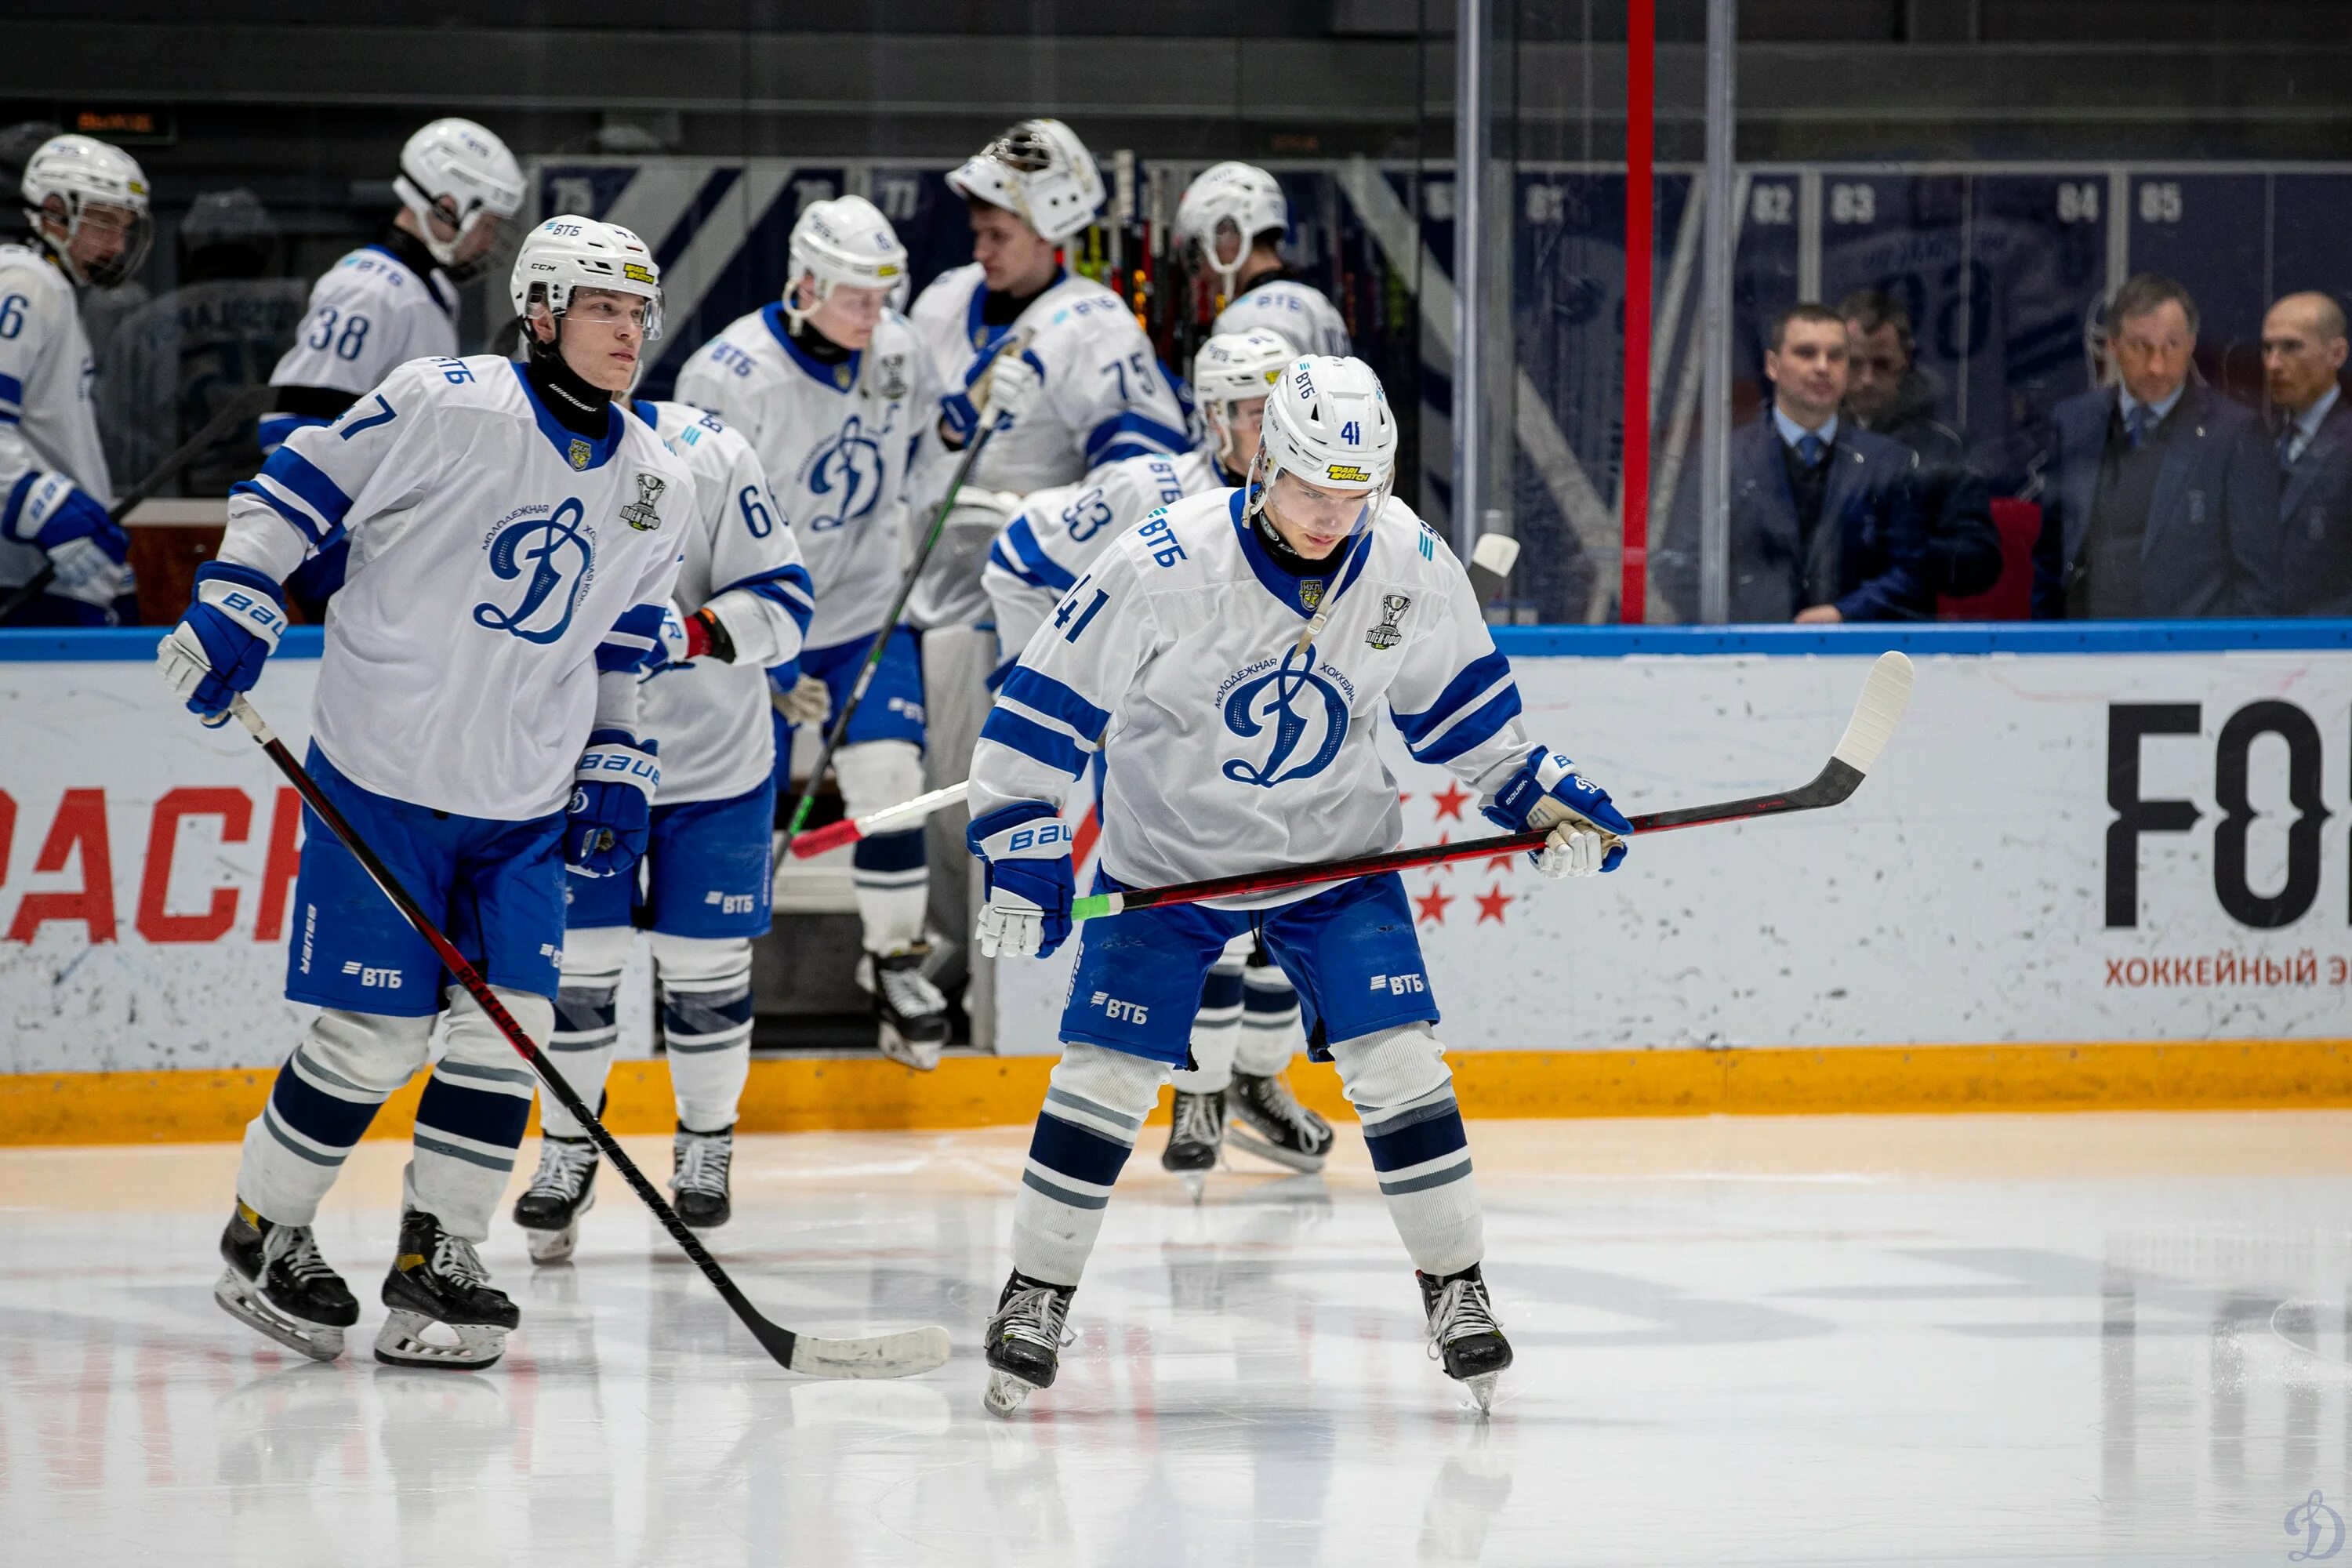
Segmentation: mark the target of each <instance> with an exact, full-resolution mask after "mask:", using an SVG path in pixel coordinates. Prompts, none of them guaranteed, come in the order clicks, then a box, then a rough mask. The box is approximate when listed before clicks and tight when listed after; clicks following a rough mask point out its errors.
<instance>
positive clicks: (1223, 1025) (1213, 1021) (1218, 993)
mask: <svg viewBox="0 0 2352 1568" xmlns="http://www.w3.org/2000/svg"><path fill="white" fill-rule="evenodd" d="M1241 1032H1242V961H1241V959H1240V958H1239V956H1234V957H1230V958H1221V959H1219V960H1217V962H1216V963H1214V964H1213V965H1212V966H1211V967H1210V970H1209V973H1208V975H1207V977H1206V978H1205V979H1203V980H1202V982H1201V1010H1200V1012H1198V1013H1196V1014H1194V1015H1193V1017H1192V1061H1193V1064H1194V1065H1193V1067H1192V1070H1190V1071H1187V1070H1185V1069H1182V1068H1179V1069H1178V1070H1177V1071H1175V1072H1173V1073H1171V1074H1170V1075H1169V1081H1170V1082H1171V1083H1173V1084H1174V1085H1175V1086H1176V1091H1177V1092H1178V1093H1179V1094H1215V1093H1217V1092H1219V1091H1220V1090H1222V1089H1228V1088H1231V1087H1232V1085H1233V1081H1234V1050H1235V1048H1236V1047H1239V1046H1240V1044H1241Z"/></svg>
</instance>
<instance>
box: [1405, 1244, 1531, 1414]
mask: <svg viewBox="0 0 2352 1568" xmlns="http://www.w3.org/2000/svg"><path fill="white" fill-rule="evenodd" d="M1413 1278H1414V1279H1418V1280H1419V1281H1421V1306H1422V1310H1423V1311H1424V1312H1427V1313H1428V1314H1429V1357H1430V1359H1431V1360H1432V1361H1439V1362H1443V1363H1444V1365H1445V1375H1446V1376H1448V1377H1450V1378H1453V1379H1454V1381H1455V1382H1457V1383H1459V1384H1462V1385H1463V1386H1464V1387H1465V1388H1467V1389H1468V1390H1469V1391H1470V1397H1471V1398H1473V1399H1475V1400H1476V1401H1477V1402H1478V1410H1479V1414H1481V1415H1484V1414H1486V1411H1488V1410H1489V1409H1491V1408H1493V1406H1494V1403H1495V1380H1496V1378H1497V1377H1499V1376H1501V1375H1502V1373H1503V1372H1504V1369H1506V1368H1507V1367H1508V1366H1509V1365H1510V1364H1511V1342H1510V1341H1508V1340H1507V1339H1505V1338H1504V1337H1503V1325H1502V1324H1501V1323H1499V1322H1497V1321H1496V1319H1495V1303H1494V1300H1493V1298H1491V1297H1489V1296H1488V1295H1487V1294H1486V1279H1485V1278H1484V1277H1483V1276H1481V1275H1480V1273H1479V1272H1478V1265H1476V1264H1475V1263H1474V1264H1472V1265H1471V1266H1470V1267H1469V1268H1465V1269H1464V1270H1463V1271H1462V1272H1461V1273H1459V1274H1449V1275H1446V1276H1445V1277H1444V1279H1432V1278H1431V1277H1430V1276H1428V1275H1426V1274H1423V1273H1420V1272H1418V1271H1416V1272H1415V1273H1414V1275H1413Z"/></svg>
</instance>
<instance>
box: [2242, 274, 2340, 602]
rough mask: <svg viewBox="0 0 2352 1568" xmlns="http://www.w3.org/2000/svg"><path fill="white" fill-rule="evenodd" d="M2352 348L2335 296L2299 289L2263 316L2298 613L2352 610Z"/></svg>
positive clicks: (2286, 558)
mask: <svg viewBox="0 0 2352 1568" xmlns="http://www.w3.org/2000/svg"><path fill="white" fill-rule="evenodd" d="M2346 349H2347V344H2346V342H2345V337H2344V308H2343V307H2342V306H2341V305H2338V304H2337V303H2336V301H2335V300H2331V299H2329V298H2328V297H2327V296H2326V295H2325V294H2289V295H2288V296H2287V297H2286V298H2285V299H2284V300H2280V301H2279V302H2278V303H2277V304H2275V305H2273V306H2272V307H2271V308H2270V313H2269V314H2268V315H2266V316H2264V317H2263V382H2264V384H2265V385H2266V388H2267V390H2268V391H2269V393H2270V397H2271V415H2272V418H2273V429H2274V431H2275V433H2276V437H2277V442H2278V459H2279V534H2280V537H2279V552H2280V556H2281V564H2282V570H2283V572H2284V576H2285V579H2286V595H2287V599H2286V613H2287V614H2288V615H2290V616H2352V407H2347V406H2346V405H2345V402H2344V396H2343V388H2342V385H2341V384H2340V383H2339V382H2338V380H2337V377H2338V376H2340V375H2341V374H2343V371H2344V360H2345V353H2346Z"/></svg>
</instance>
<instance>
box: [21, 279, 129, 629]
mask: <svg viewBox="0 0 2352 1568" xmlns="http://www.w3.org/2000/svg"><path fill="white" fill-rule="evenodd" d="M97 374H98V362H97V361H96V360H95V359H93V358H92V357H91V355H90V352H89V337H88V335H87V334H85V333H84V332H83V331H82V327H81V315H80V313H79V311H78V310H76V309H75V301H74V287H73V284H72V282H71V281H70V280H69V279H68V278H67V277H66V275H65V274H64V273H63V272H62V271H60V270H58V265H57V263H55V262H54V261H51V260H50V259H49V258H48V253H47V251H42V250H34V249H30V248H28V247H25V246H21V245H0V504H5V502H6V500H7V499H8V494H9V492H10V491H11V490H13V489H16V481H17V480H19V479H23V478H24V477H25V476H26V474H28V473H34V472H38V471H47V472H52V473H61V474H64V475H65V476H66V477H67V478H68V479H71V480H73V482H74V483H75V484H76V485H77V486H78V487H79V488H80V489H82V490H84V491H86V492H87V493H88V494H89V496H90V498H91V499H92V500H96V501H97V502H98V503H99V504H100V505H101V506H106V505H111V504H112V502H113V500H114V482H113V479H111V478H110V476H109V475H108V473H107V471H106V448H105V447H103V446H101V445H100V442H99V438H98V418H97V416H96V415H95V414H94V413H93V412H92V411H91V407H90V382H91V380H92V379H93V378H94V377H95V376H96V375H97ZM47 562H48V557H47V556H46V555H44V554H43V553H42V552H40V551H38V550H36V549H35V548H34V547H33V546H31V545H29V544H19V543H16V542H14V541H12V540H5V539H0V587H14V586H16V584H19V583H28V582H30V581H32V579H33V577H34V576H35V575H36V574H38V573H39V571H40V570H41V568H42V567H43V566H44V565H46V564H47Z"/></svg>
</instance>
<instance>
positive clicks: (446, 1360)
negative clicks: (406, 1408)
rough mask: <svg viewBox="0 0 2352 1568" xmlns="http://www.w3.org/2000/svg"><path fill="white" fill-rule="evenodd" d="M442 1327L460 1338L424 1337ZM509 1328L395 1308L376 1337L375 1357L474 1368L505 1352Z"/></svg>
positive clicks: (396, 1362)
mask: <svg viewBox="0 0 2352 1568" xmlns="http://www.w3.org/2000/svg"><path fill="white" fill-rule="evenodd" d="M436 1327H437V1328H441V1329H446V1330H447V1331H449V1332H450V1333H453V1334H455V1335H456V1336H457V1343H456V1344H454V1345H453V1344H448V1343H446V1342H443V1341H440V1340H430V1339H426V1338H425V1331H427V1330H428V1329H433V1328H436ZM506 1348H507V1331H506V1330H504V1329H501V1328H499V1327H498V1326H497V1325H496V1324H494V1323H444V1322H442V1321H440V1320H439V1319H437V1318H428V1317H426V1316H425V1314H424V1313H422V1312H410V1311H404V1310H401V1309H400V1308H397V1307H395V1308H394V1309H393V1310H391V1311H390V1312H388V1313H386V1314H385V1316H384V1320H383V1329H382V1330H380V1331H378V1332H377V1334H376V1336H375V1359H376V1360H378V1361H380V1362H382V1363H384V1364H385V1365H386V1366H433V1367H442V1366H446V1367H456V1368H457V1369H459V1370H460V1371H468V1372H470V1371H474V1370H477V1369H478V1368H481V1367H486V1366H488V1365H489V1364H490V1363H493V1362H495V1361H497V1360H498V1359H499V1357H500V1356H502V1355H504V1354H505V1353H506Z"/></svg>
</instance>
